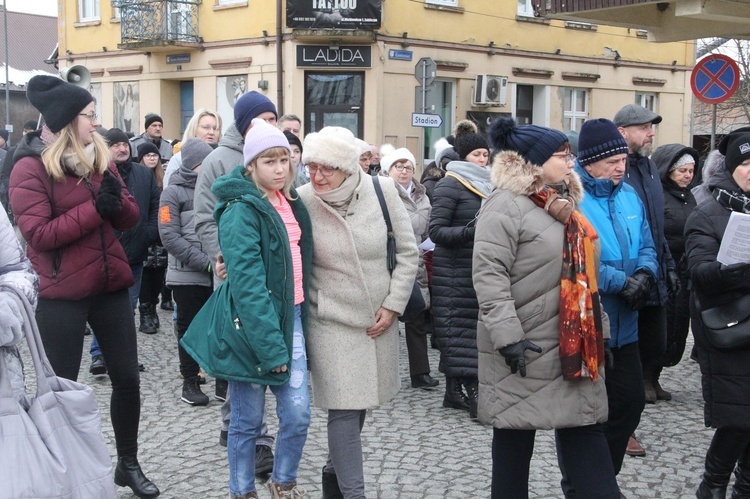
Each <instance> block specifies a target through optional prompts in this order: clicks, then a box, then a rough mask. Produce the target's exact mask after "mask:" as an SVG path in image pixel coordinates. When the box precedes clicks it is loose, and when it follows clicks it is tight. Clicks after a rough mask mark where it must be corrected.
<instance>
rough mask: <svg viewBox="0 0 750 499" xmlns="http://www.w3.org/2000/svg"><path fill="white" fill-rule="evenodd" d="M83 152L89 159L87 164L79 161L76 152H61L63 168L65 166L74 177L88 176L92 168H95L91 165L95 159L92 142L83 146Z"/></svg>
mask: <svg viewBox="0 0 750 499" xmlns="http://www.w3.org/2000/svg"><path fill="white" fill-rule="evenodd" d="M83 152H84V153H85V154H86V158H87V159H88V161H89V164H88V165H87V164H86V163H84V162H83V161H81V158H80V156H78V154H76V153H74V152H72V151H68V152H65V153H63V157H62V164H63V166H64V167H65V168H67V169H68V170H69V171H70V172H71V173H73V174H74V175H75V176H76V177H80V178H83V177H88V176H89V175H91V173H92V172H93V170H94V169H95V168H96V167H95V166H93V167H92V166H91V165H93V164H94V161H95V160H96V151H95V149H94V143H93V142H92V143H91V144H89V145H87V146H86V147H84V148H83Z"/></svg>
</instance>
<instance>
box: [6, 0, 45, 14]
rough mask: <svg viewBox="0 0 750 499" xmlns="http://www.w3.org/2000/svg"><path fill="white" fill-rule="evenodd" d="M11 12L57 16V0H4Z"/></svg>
mask: <svg viewBox="0 0 750 499" xmlns="http://www.w3.org/2000/svg"><path fill="white" fill-rule="evenodd" d="M0 3H3V4H7V5H8V10H9V11H11V12H26V13H29V14H42V15H45V16H55V17H57V0H2V2H0Z"/></svg>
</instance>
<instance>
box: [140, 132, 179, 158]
mask: <svg viewBox="0 0 750 499" xmlns="http://www.w3.org/2000/svg"><path fill="white" fill-rule="evenodd" d="M146 142H151V143H153V144H154V145H156V144H155V143H154V141H153V140H151V139H150V138H149V137H148V135H146V132H143V133H142V134H140V135H138V136H137V137H133V138H132V139H130V154H131V157H132V159H133V162H134V163H135V162H137V161H138V146H140V145H141V144H145V143H146ZM158 149H159V156H161V162H162V163H163V164H166V163H167V162H168V161H169V160H170V159H172V143H171V142H169V141H168V140H167V139H161V142H160V144H159V147H158Z"/></svg>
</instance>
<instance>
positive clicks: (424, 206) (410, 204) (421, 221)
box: [394, 179, 432, 307]
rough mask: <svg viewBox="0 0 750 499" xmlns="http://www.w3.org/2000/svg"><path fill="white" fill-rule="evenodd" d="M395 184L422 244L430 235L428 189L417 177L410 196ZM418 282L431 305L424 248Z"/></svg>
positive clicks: (420, 258) (413, 181)
mask: <svg viewBox="0 0 750 499" xmlns="http://www.w3.org/2000/svg"><path fill="white" fill-rule="evenodd" d="M394 184H396V188H397V189H398V195H399V197H401V202H402V203H404V207H406V212H407V213H408V214H409V220H410V221H411V228H412V229H413V230H414V237H415V238H416V240H417V245H420V244H422V242H423V241H424V240H425V239H427V238H428V237H430V233H429V230H430V211H431V210H432V206H431V205H430V198H428V197H427V189H425V187H424V186H423V185H422V184H420V183H419V181H418V180H417V179H412V184H413V187H412V191H411V196H409V193H407V192H406V189H404V188H403V187H402V186H401V185H399V184H398V183H397V182H394ZM417 283H419V290H420V291H421V292H422V298H424V303H425V305H427V306H428V307H429V306H430V288H429V282H428V280H427V269H426V268H425V266H424V251H422V250H419V268H418V269H417Z"/></svg>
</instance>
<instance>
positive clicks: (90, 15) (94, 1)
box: [78, 0, 99, 22]
mask: <svg viewBox="0 0 750 499" xmlns="http://www.w3.org/2000/svg"><path fill="white" fill-rule="evenodd" d="M78 20H79V21H80V22H86V21H98V20H99V0H78Z"/></svg>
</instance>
